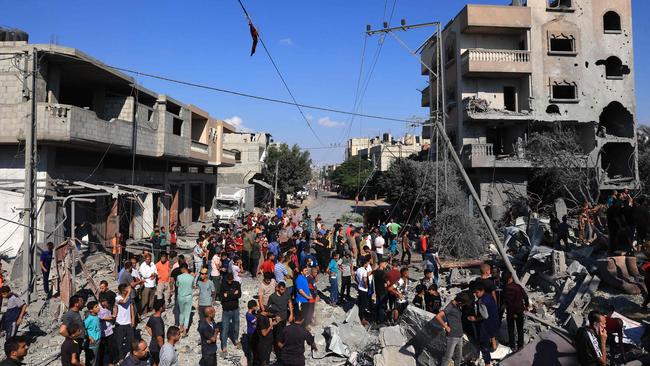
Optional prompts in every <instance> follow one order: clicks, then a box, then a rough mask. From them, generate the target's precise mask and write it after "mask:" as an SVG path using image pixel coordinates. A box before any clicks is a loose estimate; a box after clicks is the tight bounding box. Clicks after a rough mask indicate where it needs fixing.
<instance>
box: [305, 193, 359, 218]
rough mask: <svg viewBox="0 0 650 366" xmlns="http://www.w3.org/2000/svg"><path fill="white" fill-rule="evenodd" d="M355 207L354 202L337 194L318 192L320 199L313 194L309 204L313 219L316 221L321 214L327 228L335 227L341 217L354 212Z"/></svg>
mask: <svg viewBox="0 0 650 366" xmlns="http://www.w3.org/2000/svg"><path fill="white" fill-rule="evenodd" d="M353 206H354V200H347V199H342V198H338V197H337V195H336V193H333V192H323V191H320V192H318V199H315V197H314V195H313V193H312V195H311V196H310V201H309V203H308V204H307V207H309V214H310V215H311V218H312V219H315V218H316V216H318V214H320V216H321V218H322V219H323V221H324V222H325V225H327V227H331V226H332V225H334V223H336V219H340V218H341V215H343V214H345V213H350V212H352V207H353Z"/></svg>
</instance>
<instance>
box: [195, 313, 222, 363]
mask: <svg viewBox="0 0 650 366" xmlns="http://www.w3.org/2000/svg"><path fill="white" fill-rule="evenodd" d="M199 335H200V336H201V361H200V362H199V364H200V365H202V366H216V365H217V339H219V327H218V326H217V323H215V322H214V308H213V307H212V306H209V307H207V308H205V318H204V319H203V320H201V321H199Z"/></svg>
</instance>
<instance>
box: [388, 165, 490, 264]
mask: <svg viewBox="0 0 650 366" xmlns="http://www.w3.org/2000/svg"><path fill="white" fill-rule="evenodd" d="M448 167H449V168H448V170H447V182H448V184H447V189H446V190H445V188H444V187H445V185H444V176H443V174H444V173H443V166H442V164H440V166H439V170H438V174H439V176H438V179H439V188H440V189H439V192H438V213H437V214H436V212H435V202H436V188H435V187H436V176H435V172H436V163H435V162H427V161H423V162H422V161H415V160H411V159H400V160H396V161H394V162H393V164H392V165H391V166H390V168H389V169H388V171H387V172H385V173H384V174H383V175H382V176H381V178H380V180H379V183H378V184H379V186H380V188H381V189H382V191H383V192H384V193H385V194H386V201H387V202H388V203H390V204H391V205H393V208H392V209H391V214H392V217H393V218H395V219H397V220H399V221H401V222H403V223H407V224H414V223H416V222H418V221H421V220H422V218H423V217H424V216H425V215H426V216H428V217H430V218H432V219H433V228H434V233H435V234H434V235H432V236H431V241H432V243H433V244H434V245H435V246H437V247H438V248H439V250H440V253H441V254H445V255H451V256H453V257H457V258H474V257H478V256H480V255H481V254H483V253H485V250H486V244H485V243H487V240H486V239H487V235H486V227H485V224H484V223H483V222H482V221H481V220H480V219H479V218H478V217H477V216H475V215H473V214H471V213H470V211H469V202H468V196H467V194H466V189H465V187H464V183H463V182H462V181H461V180H459V178H458V173H457V172H456V170H455V167H454V166H453V165H448Z"/></svg>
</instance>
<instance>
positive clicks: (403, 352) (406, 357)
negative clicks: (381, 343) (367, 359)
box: [373, 346, 417, 366]
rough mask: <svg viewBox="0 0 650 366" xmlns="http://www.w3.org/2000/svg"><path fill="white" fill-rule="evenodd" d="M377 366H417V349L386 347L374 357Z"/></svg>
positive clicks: (411, 347) (410, 347)
mask: <svg viewBox="0 0 650 366" xmlns="http://www.w3.org/2000/svg"><path fill="white" fill-rule="evenodd" d="M373 363H374V365H375V366H416V365H417V361H416V359H415V348H413V346H409V347H407V348H402V347H384V348H383V349H382V350H381V353H378V354H376V355H375V356H374V357H373Z"/></svg>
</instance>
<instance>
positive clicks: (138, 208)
mask: <svg viewBox="0 0 650 366" xmlns="http://www.w3.org/2000/svg"><path fill="white" fill-rule="evenodd" d="M34 59H36V67H34V66H33V65H34ZM32 77H34V78H35V81H34V83H35V85H36V88H35V90H33V91H34V93H33V98H32V88H31V83H32V81H31V80H32ZM32 108H33V110H34V111H35V113H32ZM32 121H33V122H35V124H36V141H37V146H38V155H37V161H38V164H37V187H38V189H37V194H38V205H39V207H38V210H39V211H38V212H39V213H38V220H37V223H38V230H39V235H38V238H39V240H38V242H39V244H40V245H42V243H43V242H44V241H49V240H52V241H62V240H63V238H65V237H67V236H69V234H70V232H71V229H70V222H71V220H70V218H71V215H72V212H71V207H70V202H69V201H67V202H65V201H63V198H65V197H68V196H70V195H72V194H86V195H87V196H93V195H96V196H93V197H92V198H94V200H95V201H94V202H78V203H77V204H76V212H75V217H74V219H75V220H76V223H83V224H84V225H82V227H84V228H85V229H84V233H78V232H77V235H78V236H84V235H88V236H89V237H90V240H94V241H96V242H98V243H104V244H105V243H107V242H108V241H109V240H111V239H112V238H113V236H114V235H115V233H117V232H121V233H122V234H123V235H124V236H125V237H127V238H128V237H131V238H135V239H138V238H142V237H147V236H148V234H149V232H150V231H151V230H152V227H153V225H154V224H159V225H160V226H167V227H169V226H170V225H171V226H175V225H188V224H190V223H191V222H192V221H195V220H199V219H203V218H204V216H205V212H206V210H207V209H209V207H210V205H211V202H212V198H213V196H214V194H215V191H216V185H217V167H223V166H233V165H235V156H234V152H233V151H229V150H227V149H224V146H223V140H224V136H227V135H229V134H232V133H234V132H235V128H234V127H233V126H231V125H229V124H227V123H225V122H223V121H220V120H218V119H215V118H213V117H211V116H210V115H209V114H208V113H207V112H205V111H203V110H201V109H199V108H198V107H196V106H193V105H186V104H184V103H182V102H180V101H178V100H176V99H174V98H172V97H169V96H166V95H161V94H157V93H155V92H153V91H151V90H148V89H146V88H144V87H143V86H142V85H139V84H138V83H137V81H136V80H135V79H134V78H132V77H131V76H128V75H126V74H124V73H121V72H119V71H117V70H115V69H113V68H111V67H109V66H107V65H105V64H103V63H102V62H100V61H98V60H96V59H94V58H92V57H90V56H88V55H86V54H84V53H82V52H80V51H78V50H76V49H73V48H67V47H61V46H58V45H40V44H28V43H27V42H24V41H22V42H0V126H2V128H1V129H0V185H1V186H0V200H2V202H3V204H2V205H0V217H3V218H6V219H9V220H14V221H15V220H18V219H19V218H20V217H21V216H20V215H19V214H20V213H21V207H23V206H24V204H23V192H24V187H25V185H24V173H25V170H24V160H23V159H24V155H23V152H24V146H25V131H26V129H27V128H29V126H30V125H31V123H32ZM88 228H91V229H88ZM77 230H80V229H77ZM0 239H1V240H2V241H3V242H5V243H6V244H5V247H3V248H0V250H3V251H4V250H7V251H8V253H10V254H13V253H15V251H16V250H17V248H18V247H19V246H20V243H21V242H22V230H18V226H16V225H14V224H11V223H9V224H8V225H7V226H4V229H3V230H1V231H0Z"/></svg>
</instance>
